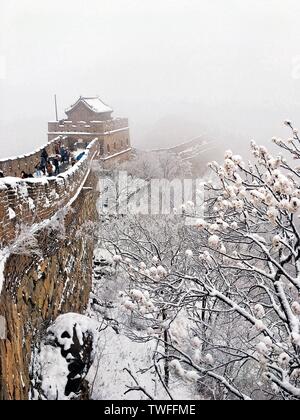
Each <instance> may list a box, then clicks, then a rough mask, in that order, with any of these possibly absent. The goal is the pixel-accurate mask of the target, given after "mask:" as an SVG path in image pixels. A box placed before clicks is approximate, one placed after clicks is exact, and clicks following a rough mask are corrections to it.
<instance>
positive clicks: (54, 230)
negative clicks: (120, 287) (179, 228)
mask: <svg viewBox="0 0 300 420" xmlns="http://www.w3.org/2000/svg"><path fill="white" fill-rule="evenodd" d="M96 202H97V177H96V174H95V173H93V172H91V173H90V174H89V176H88V178H87V180H86V183H85V185H84V187H83V188H82V189H81V191H80V193H79V195H78V196H76V199H75V200H74V201H73V203H72V204H71V206H70V207H69V208H67V210H66V209H63V210H61V212H58V213H57V214H56V215H55V216H54V217H53V219H52V221H51V222H49V223H48V224H45V225H44V226H43V228H42V229H41V230H40V231H38V232H37V233H36V234H35V238H36V240H37V241H36V242H35V241H34V240H32V239H33V238H29V239H28V243H27V244H24V245H23V247H22V249H20V250H19V251H18V252H17V253H15V254H11V255H10V256H9V258H8V259H7V261H6V264H5V268H4V279H5V281H4V284H3V287H2V292H1V295H0V316H3V317H4V318H5V319H6V324H7V339H6V340H0V400H26V399H28V397H29V395H30V362H31V349H32V346H33V345H34V344H35V343H38V342H39V341H40V338H41V336H42V335H43V333H44V331H45V329H46V327H47V326H48V325H49V324H50V323H51V322H52V321H53V320H54V319H55V318H56V317H57V316H58V315H60V314H63V313H66V312H79V313H82V312H83V311H84V310H85V308H86V306H87V303H88V299H89V293H90V289H91V280H92V258H93V249H94V241H93V235H90V234H89V233H88V232H87V231H86V229H85V228H87V222H88V221H96V220H97V209H96ZM26 246H27V247H28V250H26ZM27 251H28V253H27ZM26 254H28V255H26Z"/></svg>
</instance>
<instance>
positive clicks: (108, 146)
mask: <svg viewBox="0 0 300 420" xmlns="http://www.w3.org/2000/svg"><path fill="white" fill-rule="evenodd" d="M107 153H110V145H109V144H108V145H107Z"/></svg>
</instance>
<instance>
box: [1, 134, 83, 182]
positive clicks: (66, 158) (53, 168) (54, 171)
mask: <svg viewBox="0 0 300 420" xmlns="http://www.w3.org/2000/svg"><path fill="white" fill-rule="evenodd" d="M83 155H84V152H83V153H81V154H80V155H79V156H77V158H76V159H75V158H74V156H72V155H71V153H70V151H69V149H68V148H67V147H64V146H63V145H62V144H61V142H58V143H56V144H55V154H54V155H53V156H49V154H48V152H47V150H46V148H44V149H43V150H42V152H41V155H40V162H39V163H38V164H37V165H36V166H35V170H34V173H27V172H25V171H22V172H21V178H22V179H28V178H41V177H43V176H48V177H53V176H57V175H59V174H60V172H61V169H62V168H61V167H62V166H64V167H67V166H68V165H70V164H71V165H72V166H74V165H75V163H76V161H78V160H80V159H81V158H82V156H83ZM63 170H65V168H64V169H63ZM4 177H5V174H4V172H3V171H1V170H0V178H4Z"/></svg>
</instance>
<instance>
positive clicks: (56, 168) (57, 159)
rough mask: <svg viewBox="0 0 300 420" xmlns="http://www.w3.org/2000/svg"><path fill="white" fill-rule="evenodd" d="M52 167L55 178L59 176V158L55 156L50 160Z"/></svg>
mask: <svg viewBox="0 0 300 420" xmlns="http://www.w3.org/2000/svg"><path fill="white" fill-rule="evenodd" d="M52 162H53V165H54V167H55V173H54V174H55V176H57V175H59V156H55V157H54V158H53V159H52Z"/></svg>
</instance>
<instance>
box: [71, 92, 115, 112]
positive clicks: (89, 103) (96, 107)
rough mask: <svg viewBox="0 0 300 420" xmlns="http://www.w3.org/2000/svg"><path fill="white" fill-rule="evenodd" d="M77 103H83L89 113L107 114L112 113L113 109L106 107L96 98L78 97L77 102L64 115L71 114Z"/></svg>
mask: <svg viewBox="0 0 300 420" xmlns="http://www.w3.org/2000/svg"><path fill="white" fill-rule="evenodd" d="M79 103H83V104H84V105H85V106H86V107H88V108H89V109H90V110H91V111H93V112H95V113H97V114H103V113H107V112H113V109H112V108H110V107H109V106H108V105H106V104H105V103H104V102H103V101H102V100H101V99H100V98H99V97H98V96H95V97H91V98H86V97H85V98H84V97H80V98H79V99H78V101H77V102H76V103H75V104H74V105H72V106H71V107H70V108H68V109H67V110H66V113H69V112H71V111H72V110H73V109H74V108H75V107H76V106H77V105H78V104H79Z"/></svg>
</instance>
